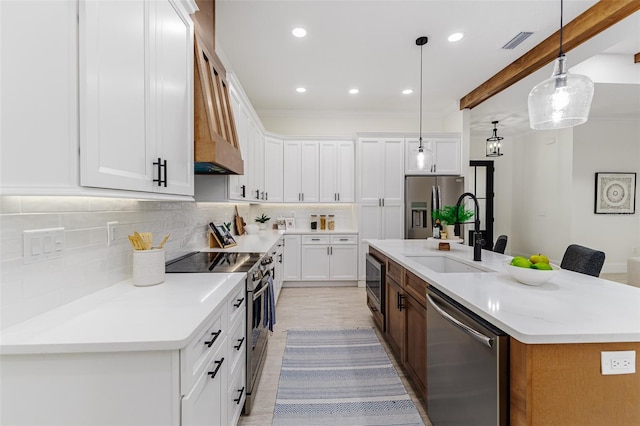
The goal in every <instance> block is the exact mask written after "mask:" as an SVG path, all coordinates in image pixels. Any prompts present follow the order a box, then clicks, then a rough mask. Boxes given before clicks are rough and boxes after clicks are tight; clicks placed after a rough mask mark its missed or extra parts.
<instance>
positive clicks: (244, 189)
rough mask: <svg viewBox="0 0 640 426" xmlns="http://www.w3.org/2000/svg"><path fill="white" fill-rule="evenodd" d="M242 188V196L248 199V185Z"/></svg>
mask: <svg viewBox="0 0 640 426" xmlns="http://www.w3.org/2000/svg"><path fill="white" fill-rule="evenodd" d="M240 188H242V194H241V196H242V198H246V197H247V194H246V190H247V187H246V185H242V186H241V187H240Z"/></svg>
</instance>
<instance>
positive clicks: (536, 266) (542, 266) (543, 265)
mask: <svg viewBox="0 0 640 426" xmlns="http://www.w3.org/2000/svg"><path fill="white" fill-rule="evenodd" d="M531 267H532V268H533V269H538V270H540V271H551V270H552V269H553V268H552V267H551V265H549V264H548V263H545V262H538V263H534V264H532V265H531Z"/></svg>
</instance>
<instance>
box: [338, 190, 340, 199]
mask: <svg viewBox="0 0 640 426" xmlns="http://www.w3.org/2000/svg"><path fill="white" fill-rule="evenodd" d="M338 201H340V193H339V192H338Z"/></svg>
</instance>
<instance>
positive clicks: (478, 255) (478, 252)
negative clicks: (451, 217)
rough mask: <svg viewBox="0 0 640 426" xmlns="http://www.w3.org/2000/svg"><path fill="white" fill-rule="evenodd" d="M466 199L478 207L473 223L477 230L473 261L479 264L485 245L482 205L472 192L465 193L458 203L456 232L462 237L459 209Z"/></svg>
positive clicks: (474, 238) (474, 232) (475, 230)
mask: <svg viewBox="0 0 640 426" xmlns="http://www.w3.org/2000/svg"><path fill="white" fill-rule="evenodd" d="M466 197H469V198H471V199H472V200H473V202H474V203H475V205H476V213H475V220H474V221H473V224H474V228H475V229H474V231H473V260H475V261H478V262H479V261H481V260H482V246H483V245H484V240H483V239H482V233H481V232H480V205H479V204H478V199H477V198H476V196H475V194H472V193H471V192H465V193H464V194H462V195H461V196H460V197H459V198H458V202H457V203H456V223H455V229H456V231H455V232H456V233H457V234H458V235H460V221H459V220H458V209H459V208H460V205H461V204H462V200H464V199H465V198H466Z"/></svg>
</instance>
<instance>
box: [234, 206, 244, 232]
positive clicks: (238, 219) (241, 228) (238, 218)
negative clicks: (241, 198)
mask: <svg viewBox="0 0 640 426" xmlns="http://www.w3.org/2000/svg"><path fill="white" fill-rule="evenodd" d="M234 208H235V210H236V217H235V220H236V232H237V233H238V235H243V234H244V226H245V225H246V223H245V222H244V219H243V218H242V216H240V214H239V213H238V206H234Z"/></svg>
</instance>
